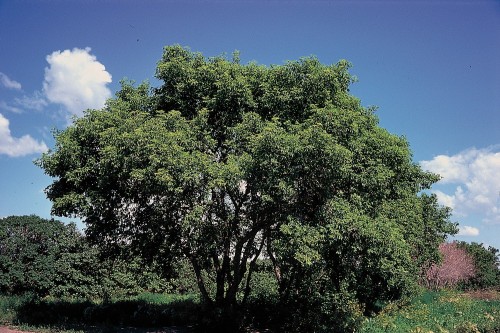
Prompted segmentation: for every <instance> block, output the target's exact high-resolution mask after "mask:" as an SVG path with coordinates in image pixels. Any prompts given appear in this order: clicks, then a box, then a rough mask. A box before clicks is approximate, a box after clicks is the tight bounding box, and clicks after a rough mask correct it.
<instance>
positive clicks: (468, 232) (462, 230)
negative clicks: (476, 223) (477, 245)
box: [457, 225, 479, 236]
mask: <svg viewBox="0 0 500 333" xmlns="http://www.w3.org/2000/svg"><path fill="white" fill-rule="evenodd" d="M457 236H479V229H478V228H474V227H470V226H468V225H464V226H459V227H458V234H457Z"/></svg>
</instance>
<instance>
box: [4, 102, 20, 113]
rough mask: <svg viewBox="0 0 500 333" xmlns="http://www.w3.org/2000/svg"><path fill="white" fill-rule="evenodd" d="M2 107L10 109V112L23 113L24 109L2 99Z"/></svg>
mask: <svg viewBox="0 0 500 333" xmlns="http://www.w3.org/2000/svg"><path fill="white" fill-rule="evenodd" d="M0 109H1V110H5V111H8V112H12V113H23V110H21V109H20V108H18V107H15V106H12V105H9V104H7V103H5V102H4V101H0Z"/></svg>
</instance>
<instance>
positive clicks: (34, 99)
mask: <svg viewBox="0 0 500 333" xmlns="http://www.w3.org/2000/svg"><path fill="white" fill-rule="evenodd" d="M14 101H15V103H16V104H17V105H19V106H21V107H23V108H25V109H31V110H36V111H41V110H42V109H43V108H44V107H45V106H47V104H48V103H47V100H46V99H45V97H44V96H43V95H42V93H40V92H39V91H35V92H34V93H33V95H32V96H26V95H24V96H23V97H22V98H15V99H14Z"/></svg>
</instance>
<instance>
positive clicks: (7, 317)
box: [0, 291, 500, 333]
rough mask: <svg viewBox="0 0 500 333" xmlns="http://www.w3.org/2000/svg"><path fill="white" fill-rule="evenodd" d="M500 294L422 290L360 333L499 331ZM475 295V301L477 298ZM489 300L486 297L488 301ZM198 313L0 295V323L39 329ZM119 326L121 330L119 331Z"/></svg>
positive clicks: (192, 302)
mask: <svg viewBox="0 0 500 333" xmlns="http://www.w3.org/2000/svg"><path fill="white" fill-rule="evenodd" d="M499 296H500V293H499V292H490V293H476V294H474V295H472V296H471V295H470V294H463V293H458V292H452V291H441V292H429V291H426V292H422V293H421V294H420V295H419V296H418V297H415V298H414V299H413V300H412V302H410V303H409V304H406V305H404V306H401V305H396V304H390V305H388V306H387V307H386V308H385V309H384V310H383V311H382V312H381V313H379V314H378V315H377V316H375V317H372V318H367V319H366V320H365V322H364V323H363V326H362V328H361V331H360V332H361V333H379V332H380V333H381V332H389V333H400V332H401V333H403V332H410V333H431V332H432V333H498V332H500V297H499ZM479 298H480V299H479ZM488 298H489V299H488ZM199 312H200V304H199V302H198V300H197V297H196V295H163V294H150V293H144V294H141V295H139V296H137V297H130V298H128V299H121V300H111V301H108V302H101V301H99V302H89V301H79V300H54V299H45V300H35V299H33V297H30V296H23V297H13V296H0V323H2V324H3V325H14V326H16V327H18V328H20V329H23V330H30V331H38V332H51V333H54V332H59V333H60V332H72V333H76V332H95V333H99V332H113V331H118V330H119V331H120V332H126V331H127V330H126V329H123V327H135V328H133V329H132V328H130V329H129V330H130V331H132V332H140V330H138V329H137V327H166V326H180V327H187V326H189V324H191V323H193V322H195V321H196V320H197V319H198V317H197V315H198V314H199ZM118 328H120V329H118Z"/></svg>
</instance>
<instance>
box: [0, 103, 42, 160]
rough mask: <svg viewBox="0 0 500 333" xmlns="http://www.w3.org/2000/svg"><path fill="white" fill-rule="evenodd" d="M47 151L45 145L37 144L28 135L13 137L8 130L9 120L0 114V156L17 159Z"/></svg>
mask: <svg viewBox="0 0 500 333" xmlns="http://www.w3.org/2000/svg"><path fill="white" fill-rule="evenodd" d="M47 150H48V148H47V145H46V144H45V143H44V142H43V141H42V142H38V141H36V140H35V139H33V138H32V137H31V136H29V135H23V136H22V137H20V138H15V137H13V136H12V134H11V133H10V129H9V120H8V119H7V118H5V117H4V116H3V115H2V114H1V113H0V154H5V155H8V156H11V157H18V156H25V155H30V154H34V153H42V152H45V151H47Z"/></svg>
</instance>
